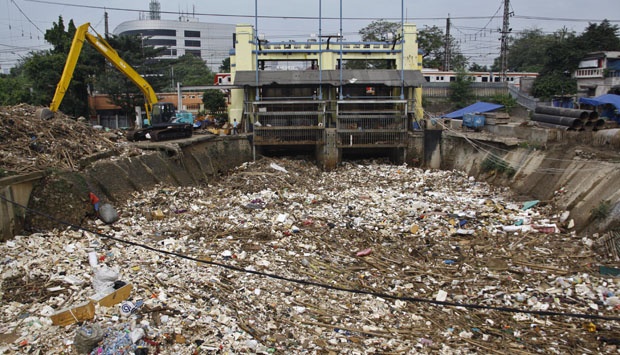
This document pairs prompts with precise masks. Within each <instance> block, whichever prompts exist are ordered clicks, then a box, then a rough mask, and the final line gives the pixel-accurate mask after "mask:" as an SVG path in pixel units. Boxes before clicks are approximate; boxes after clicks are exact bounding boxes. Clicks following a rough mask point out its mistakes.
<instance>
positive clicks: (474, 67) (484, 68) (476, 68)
mask: <svg viewBox="0 0 620 355" xmlns="http://www.w3.org/2000/svg"><path fill="white" fill-rule="evenodd" d="M469 71H474V72H488V71H489V67H487V66H486V65H480V64H478V63H473V64H472V65H470V66H469Z"/></svg>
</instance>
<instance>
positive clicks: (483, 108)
mask: <svg viewBox="0 0 620 355" xmlns="http://www.w3.org/2000/svg"><path fill="white" fill-rule="evenodd" d="M502 107H504V105H498V104H492V103H488V102H482V101H480V102H476V103H475V104H473V105H470V106H467V107H465V108H462V109H460V110H458V111H454V112H450V113H448V114H445V115H443V116H441V117H442V118H456V119H463V116H465V114H466V113H483V112H491V111H495V110H497V109H499V108H502Z"/></svg>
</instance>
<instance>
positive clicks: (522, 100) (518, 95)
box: [508, 85, 539, 111]
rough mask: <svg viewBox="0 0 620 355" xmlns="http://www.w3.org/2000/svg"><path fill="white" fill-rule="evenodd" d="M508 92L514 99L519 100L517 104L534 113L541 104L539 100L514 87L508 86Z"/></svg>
mask: <svg viewBox="0 0 620 355" xmlns="http://www.w3.org/2000/svg"><path fill="white" fill-rule="evenodd" d="M508 92H509V93H510V96H512V98H513V99H515V100H517V103H518V104H519V105H521V106H523V107H525V108H527V109H528V110H531V111H534V110H535V109H536V106H537V105H538V104H539V100H538V99H537V98H534V97H532V96H529V95H527V94H524V93H522V92H521V91H519V89H518V88H516V87H515V86H513V85H508Z"/></svg>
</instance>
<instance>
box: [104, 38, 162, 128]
mask: <svg viewBox="0 0 620 355" xmlns="http://www.w3.org/2000/svg"><path fill="white" fill-rule="evenodd" d="M108 43H109V44H110V46H111V47H112V48H114V50H116V52H117V54H118V56H119V57H120V58H122V59H123V60H124V61H125V62H127V64H129V65H130V66H131V67H132V68H133V69H135V70H136V71H137V72H138V73H139V74H140V75H142V76H143V77H144V78H145V79H146V80H147V81H148V83H149V84H150V85H151V86H152V87H153V90H154V91H155V92H159V91H162V90H163V89H164V88H165V87H167V85H168V83H169V81H168V80H167V75H166V74H167V73H166V70H165V69H164V68H163V66H162V64H161V63H160V61H158V60H155V59H154V58H155V57H156V56H157V55H158V54H159V52H160V50H159V49H155V48H153V47H152V46H144V45H143V44H142V39H141V38H140V37H139V36H118V37H110V38H109V39H108ZM96 84H97V87H98V89H99V91H101V92H104V93H106V94H108V96H109V98H110V101H111V103H112V104H114V105H116V106H119V107H120V108H121V110H122V111H123V113H124V114H125V115H127V116H132V115H133V113H134V110H135V107H136V106H141V107H142V106H144V101H145V98H144V95H143V93H142V91H141V90H140V88H139V87H138V86H136V85H135V84H134V83H133V82H132V81H131V79H129V78H128V77H127V76H126V75H124V74H123V73H121V72H120V71H119V70H118V69H116V68H115V67H113V66H112V64H110V63H108V64H107V65H104V66H103V68H102V69H101V71H100V72H99V74H98V75H97V81H96Z"/></svg>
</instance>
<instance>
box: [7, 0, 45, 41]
mask: <svg viewBox="0 0 620 355" xmlns="http://www.w3.org/2000/svg"><path fill="white" fill-rule="evenodd" d="M11 3H13V5H15V7H16V8H17V9H18V10H19V12H21V13H22V15H24V17H25V18H26V20H28V22H30V23H31V24H32V25H33V26H34V27H35V28H36V29H37V30H39V32H41V34H45V32H43V31H41V29H40V28H39V26H37V25H36V24H35V23H34V22H32V20H31V19H30V17H28V15H26V13H25V12H24V11H22V9H21V7H19V5H17V3H16V2H15V0H11Z"/></svg>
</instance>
